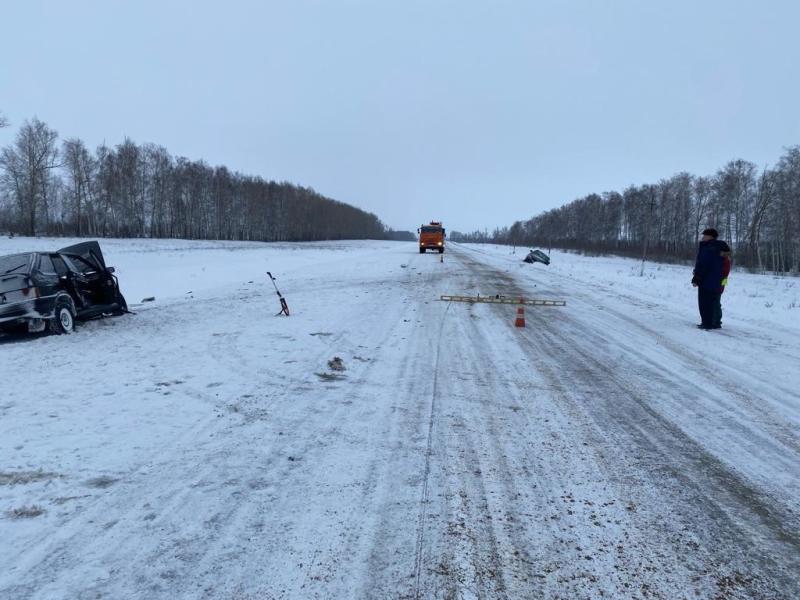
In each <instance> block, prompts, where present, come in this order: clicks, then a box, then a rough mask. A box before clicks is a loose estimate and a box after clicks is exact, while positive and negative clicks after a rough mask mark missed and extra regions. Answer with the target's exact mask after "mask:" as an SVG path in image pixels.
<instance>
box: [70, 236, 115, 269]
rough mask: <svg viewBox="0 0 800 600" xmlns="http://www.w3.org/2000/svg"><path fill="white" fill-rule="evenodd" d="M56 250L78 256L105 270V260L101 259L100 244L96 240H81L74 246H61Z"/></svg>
mask: <svg viewBox="0 0 800 600" xmlns="http://www.w3.org/2000/svg"><path fill="white" fill-rule="evenodd" d="M58 252H59V254H66V255H67V256H70V255H71V256H80V257H81V258H82V259H84V260H86V261H88V262H89V263H90V264H92V265H94V266H95V267H97V268H98V269H100V270H105V268H106V261H105V260H104V259H103V253H102V252H101V251H100V244H98V243H97V242H81V243H80V244H75V245H74V246H67V247H66V248H62V249H61V250H59V251H58Z"/></svg>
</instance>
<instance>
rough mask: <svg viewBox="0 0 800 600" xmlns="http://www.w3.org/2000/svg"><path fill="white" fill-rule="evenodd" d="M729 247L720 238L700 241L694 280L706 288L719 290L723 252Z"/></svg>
mask: <svg viewBox="0 0 800 600" xmlns="http://www.w3.org/2000/svg"><path fill="white" fill-rule="evenodd" d="M728 249H729V248H728V245H727V244H726V243H725V242H721V241H719V240H708V241H705V242H700V247H699V248H698V250H697V260H696V261H695V263H694V277H693V278H692V282H693V283H696V284H697V285H698V286H699V287H701V288H703V289H704V290H713V291H716V292H718V291H719V289H720V285H722V252H723V251H727V250H728Z"/></svg>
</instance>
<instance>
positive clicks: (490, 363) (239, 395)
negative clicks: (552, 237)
mask: <svg viewBox="0 0 800 600" xmlns="http://www.w3.org/2000/svg"><path fill="white" fill-rule="evenodd" d="M14 244H16V246H19V247H22V246H24V245H25V244H28V247H33V246H34V245H35V246H36V247H37V248H38V247H58V246H60V244H58V242H57V241H56V240H27V241H26V240H14V241H9V240H4V241H3V242H2V243H1V244H0V253H3V254H4V253H7V252H10V251H11V250H13V249H15V248H16V246H14ZM12 246H14V247H12ZM103 247H104V249H105V251H106V254H107V258H108V262H109V263H110V264H115V265H116V266H117V267H118V272H119V275H120V279H121V285H122V289H123V291H124V292H126V294H127V296H128V301H129V303H130V304H136V303H137V302H138V301H139V300H140V299H141V298H143V297H145V296H150V295H154V296H156V301H155V302H153V303H147V304H144V305H140V306H138V307H135V310H137V312H138V314H136V315H135V316H125V317H121V318H117V319H107V320H101V321H95V322H91V323H88V324H85V325H83V326H82V327H79V329H78V331H77V332H76V333H75V334H74V335H71V336H61V337H58V336H49V337H32V338H30V339H17V338H15V339H8V338H5V339H0V376H2V380H3V389H4V392H3V394H2V397H0V456H2V459H1V460H2V463H1V464H0V598H3V599H6V598H8V599H11V598H14V599H17V598H38V599H45V598H46V599H50V598H65V599H66V598H70V599H73V598H87V599H88V598H115V599H116V598H141V599H160V598H164V599H166V598H170V599H172V598H231V599H262V598H263V599H271V598H276V599H277V598H298V599H305V598H512V599H513V598H564V599H582V598H587V599H590V598H591V599H594V598H603V597H605V598H664V599H675V598H709V599H710V598H720V599H725V598H759V599H761V598H785V599H793V598H798V597H800V584H798V574H799V573H800V394H799V393H798V389H799V388H800V374H799V373H798V368H797V365H798V364H800V341H799V340H800V336H798V333H799V332H800V329H798V324H797V322H798V319H797V317H795V316H794V315H795V314H797V316H800V309H798V308H796V307H795V305H789V306H787V307H774V308H775V310H776V311H777V310H778V309H780V310H782V311H783V312H781V313H780V315H783V316H780V315H779V316H778V317H775V316H774V314H773V313H774V312H775V311H770V310H768V308H770V306H771V305H770V304H769V303H770V299H769V298H767V300H766V301H764V300H763V299H758V298H759V297H758V293H756V292H752V291H753V290H757V289H758V288H759V286H761V285H762V284H763V286H774V285H780V286H788V287H787V289H788V288H790V287H792V286H793V285H794V283H792V282H791V281H789V280H781V281H780V282H777V283H776V282H775V281H774V280H772V279H770V278H769V277H761V278H758V277H755V276H746V275H741V276H740V277H739V279H738V281H739V282H741V283H740V287H739V288H738V289H739V290H741V289H743V288H744V287H746V288H747V289H749V290H751V292H752V293H751V292H748V294H747V295H745V294H741V298H737V296H736V294H737V293H738V292H736V291H735V289H736V288H735V286H734V285H733V284H734V283H736V282H737V279H736V276H734V277H732V278H731V283H732V285H731V288H730V290H731V291H729V292H726V296H727V297H726V301H729V304H730V306H731V309H730V310H728V311H727V312H726V319H725V329H723V330H721V331H719V332H702V331H698V330H696V329H695V328H694V327H693V326H692V325H693V323H694V322H695V319H696V317H695V309H694V304H693V300H692V291H691V288H690V287H689V286H688V284H687V280H688V275H687V269H686V268H685V267H669V268H668V267H664V268H662V267H658V268H656V267H653V269H654V271H653V274H652V275H651V279H650V281H649V283H648V282H646V281H645V283H644V285H643V284H642V283H641V282H642V278H634V277H633V276H632V275H631V273H630V271H631V269H632V268H633V267H632V265H634V266H635V263H633V262H631V261H625V260H623V259H597V262H596V263H595V266H596V268H593V267H592V263H591V259H587V258H584V257H575V256H573V255H567V254H557V255H556V256H555V257H554V261H553V264H552V265H551V266H550V267H544V266H542V265H524V264H523V263H521V261H520V260H519V259H520V258H521V256H520V255H516V256H514V255H509V251H508V249H499V248H491V247H489V248H482V247H480V246H470V247H456V246H454V245H453V246H452V247H451V249H450V251H448V252H447V254H446V255H445V261H444V263H441V262H440V261H439V256H438V255H434V254H426V255H419V254H417V253H416V251H415V248H414V245H413V244H408V243H406V244H402V243H388V242H342V243H330V244H308V245H292V244H283V245H280V244H278V245H260V244H234V243H230V244H224V243H212V242H208V243H203V242H176V241H150V242H147V241H138V242H137V241H123V240H119V241H107V242H104V243H103ZM609 265H611V266H609ZM154 266H158V268H159V271H158V274H157V275H153V274H152V271H151V270H150V269H152V268H153V267H154ZM636 268H638V267H636ZM603 269H605V270H603ZM267 270H270V271H272V272H273V274H275V275H276V276H277V277H278V284H279V286H280V287H281V288H282V291H283V293H284V294H285V296H286V297H287V298H288V301H289V306H290V308H291V309H292V316H291V317H290V318H278V317H273V314H274V313H275V312H277V310H278V305H277V299H276V297H275V295H274V291H273V290H272V288H271V286H269V284H268V281H267V280H266V279H265V278H264V272H265V271H267ZM615 270H616V271H615ZM598 273H601V274H602V273H605V274H606V275H605V277H606V279H604V280H603V277H601V276H599V275H598ZM615 273H616V274H615ZM734 275H735V274H734ZM676 282H680V284H677V283H676ZM190 286H191V287H190ZM476 293H481V294H495V293H504V294H507V295H511V296H516V295H525V296H528V297H531V296H533V297H542V298H563V299H565V300H567V306H566V307H564V308H533V307H529V308H527V310H526V315H525V316H526V319H527V327H526V328H524V329H520V328H515V327H514V326H513V322H514V316H515V313H516V307H515V306H508V305H506V306H502V305H501V306H496V305H484V304H479V305H468V304H458V303H452V304H448V303H444V302H439V301H437V298H438V297H439V295H440V294H476ZM787 293H789V294H791V293H794V292H793V291H790V292H787ZM787 297H788V296H786V295H785V294H784V296H780V298H779V301H782V300H781V299H784V298H787ZM748 298H750V299H751V300H748ZM752 298H756V300H752ZM676 299H679V300H676ZM749 301H750V302H757V303H759V304H763V305H765V306H767V308H764V309H762V310H761V311H760V312H753V311H751V310H748V309H747V307H748V306H749V305H748V304H747V302H749ZM737 307H738V308H737ZM737 311H738V312H737ZM335 356H338V357H340V358H341V359H342V361H343V364H344V367H345V369H346V370H344V371H336V370H332V369H331V368H330V367H329V365H328V361H329V360H331V359H333V357H335Z"/></svg>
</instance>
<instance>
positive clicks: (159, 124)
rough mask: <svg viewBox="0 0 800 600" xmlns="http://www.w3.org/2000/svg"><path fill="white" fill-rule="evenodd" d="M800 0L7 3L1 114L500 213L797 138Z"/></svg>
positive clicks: (368, 192)
mask: <svg viewBox="0 0 800 600" xmlns="http://www.w3.org/2000/svg"><path fill="white" fill-rule="evenodd" d="M798 23H800V2H797V1H794V0H791V1H778V0H774V1H769V0H764V1H761V2H755V1H752V2H750V1H738V0H727V1H700V0H695V1H691V2H690V1H683V0H670V1H656V0H651V1H645V0H641V1H634V0H619V1H612V0H608V1H606V2H601V1H593V2H590V1H577V0H575V1H570V0H562V1H557V0H552V1H534V0H529V1H521V0H520V1H516V2H509V1H502V0H499V1H498V0H495V1H489V0H487V1H485V2H478V1H471V0H460V1H454V2H449V1H448V2H445V1H435V0H429V1H416V0H403V1H398V2H395V1H380V0H374V1H355V0H341V1H334V0H329V1H309V0H283V1H280V2H278V1H264V2H256V1H252V2H244V1H232V0H227V1H224V2H223V1H219V2H200V1H188V0H187V1H170V0H158V1H149V0H148V1H145V0H139V1H135V2H134V1H130V2H119V1H113V0H105V1H101V0H98V1H95V2H85V1H83V2H79V1H76V0H66V1H52V2H37V1H31V0H24V1H19V2H17V1H4V2H2V3H0V110H1V111H3V112H4V113H5V115H6V116H7V117H8V118H9V119H10V120H11V123H12V127H11V128H9V129H5V130H2V131H0V144H7V143H9V142H10V141H11V139H12V138H13V135H14V132H15V128H16V126H18V125H19V124H20V123H21V122H22V121H23V120H24V119H27V118H30V117H32V116H38V117H39V118H40V119H42V120H44V121H45V122H47V123H48V124H49V125H50V126H51V127H53V128H55V129H56V130H58V132H59V134H60V135H61V137H62V138H63V137H71V136H76V137H80V138H82V139H84V140H85V141H86V142H87V143H88V144H89V145H90V146H92V147H93V146H95V145H97V144H99V143H101V142H102V141H104V140H105V141H106V142H107V143H109V144H117V143H119V142H121V141H122V140H123V138H124V137H125V136H129V137H131V138H132V139H133V140H135V141H137V142H155V143H158V144H161V145H164V146H166V147H167V149H168V150H169V151H170V152H171V153H173V154H176V155H182V156H187V157H190V158H194V159H200V158H202V159H204V160H206V161H208V162H209V163H211V164H215V165H216V164H225V165H227V166H229V167H230V168H232V169H235V170H238V171H241V172H245V173H250V174H258V175H261V176H263V177H265V178H270V179H277V180H286V181H292V182H296V183H300V184H302V185H307V186H311V187H314V188H315V189H316V190H317V191H319V192H321V193H323V194H325V195H327V196H330V197H333V198H336V199H339V200H342V201H345V202H349V203H352V204H355V205H356V206H359V207H361V208H364V209H367V210H370V211H372V212H375V213H376V214H377V215H378V216H379V217H380V218H381V219H382V220H383V221H384V222H385V223H387V224H388V225H390V226H392V227H394V228H404V229H412V228H416V227H417V226H418V225H419V223H421V222H423V221H428V220H431V219H434V218H436V219H441V220H443V221H445V224H446V225H447V226H448V228H449V229H451V230H452V229H459V230H472V229H476V228H479V229H483V228H485V227H488V228H489V229H491V228H493V227H495V226H498V225H509V224H511V222H513V221H514V220H517V219H522V218H528V217H530V216H532V215H534V214H537V213H539V212H541V211H543V210H545V209H548V208H552V207H555V206H559V205H561V204H564V203H566V202H568V201H570V200H572V199H574V198H576V197H578V196H581V195H585V194H587V193H590V192H595V191H596V192H602V191H604V190H612V189H617V190H621V189H622V188H624V187H625V186H626V185H628V184H631V183H647V182H655V181H657V180H658V179H660V178H662V177H667V176H669V175H672V174H673V173H675V172H678V171H681V170H687V171H690V172H692V173H696V174H710V173H713V172H714V171H715V170H716V169H717V168H718V167H720V166H722V165H723V164H724V162H726V161H727V160H729V159H732V158H739V157H741V158H746V159H749V160H752V161H754V162H756V163H757V164H759V165H764V164H766V163H774V162H775V160H776V159H777V158H778V157H779V156H780V154H781V152H782V149H783V147H785V146H788V145H794V144H798V143H800V77H799V76H798V75H799V73H798V65H799V64H800V42H798Z"/></svg>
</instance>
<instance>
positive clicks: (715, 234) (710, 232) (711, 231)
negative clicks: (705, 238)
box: [703, 227, 719, 239]
mask: <svg viewBox="0 0 800 600" xmlns="http://www.w3.org/2000/svg"><path fill="white" fill-rule="evenodd" d="M703 235H710V236H711V237H713V238H714V239H717V238H718V237H719V232H718V231H717V230H716V229H714V228H713V227H710V228H708V229H704V230H703Z"/></svg>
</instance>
